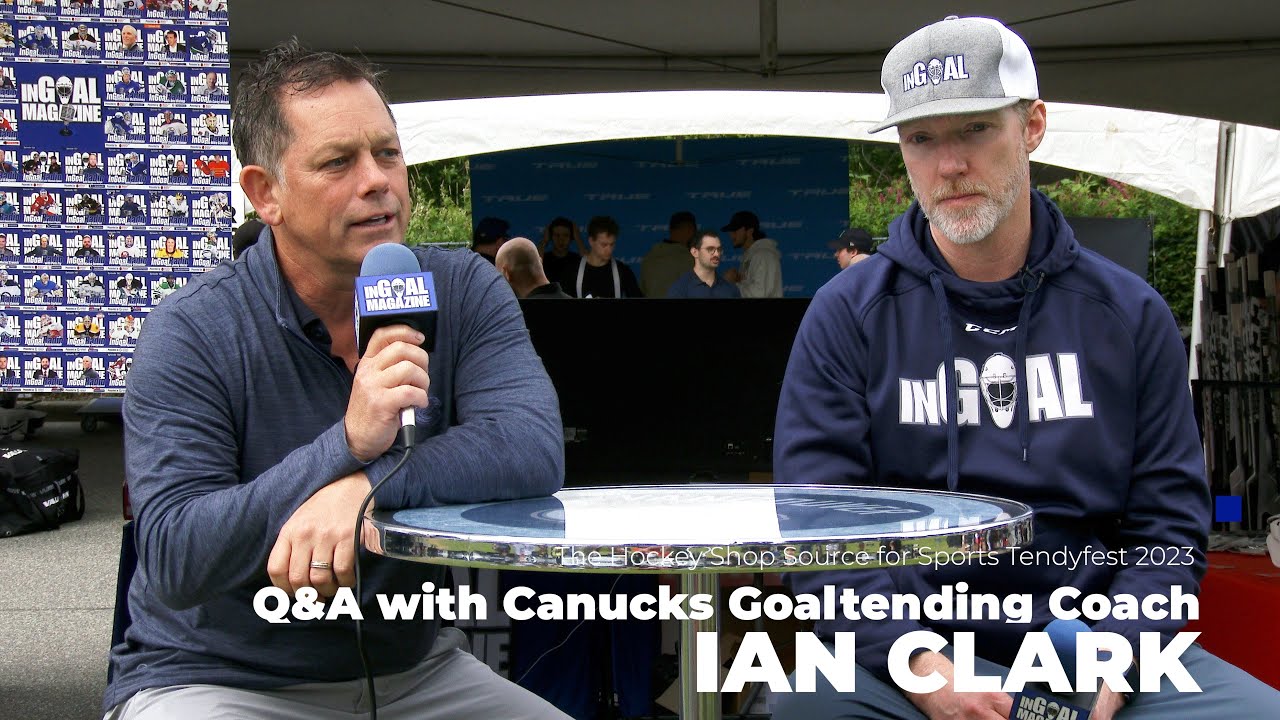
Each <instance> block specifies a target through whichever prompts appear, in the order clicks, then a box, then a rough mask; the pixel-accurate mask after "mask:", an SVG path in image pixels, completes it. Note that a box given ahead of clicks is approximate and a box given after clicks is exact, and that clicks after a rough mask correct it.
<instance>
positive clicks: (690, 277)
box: [667, 230, 742, 299]
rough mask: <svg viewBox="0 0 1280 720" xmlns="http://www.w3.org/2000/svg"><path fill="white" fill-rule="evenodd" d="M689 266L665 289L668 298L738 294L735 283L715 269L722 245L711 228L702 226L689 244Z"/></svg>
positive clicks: (716, 296) (718, 264)
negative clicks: (686, 270) (706, 228)
mask: <svg viewBox="0 0 1280 720" xmlns="http://www.w3.org/2000/svg"><path fill="white" fill-rule="evenodd" d="M689 254H690V255H692V256H693V269H692V270H690V271H688V272H686V273H685V274H683V275H681V276H680V277H678V278H676V281H675V282H674V283H672V284H671V289H670V290H668V291H667V297H669V298H726V299H733V298H740V297H742V294H741V293H740V292H738V286H736V285H734V284H733V283H731V282H728V281H726V280H725V279H724V278H722V277H720V274H719V273H718V272H716V270H717V268H719V267H720V258H721V256H722V255H723V254H724V249H723V248H722V247H721V246H720V235H719V234H717V233H716V231H715V230H703V231H702V232H700V233H698V234H697V235H696V236H695V238H694V240H692V241H691V242H690V244H689Z"/></svg>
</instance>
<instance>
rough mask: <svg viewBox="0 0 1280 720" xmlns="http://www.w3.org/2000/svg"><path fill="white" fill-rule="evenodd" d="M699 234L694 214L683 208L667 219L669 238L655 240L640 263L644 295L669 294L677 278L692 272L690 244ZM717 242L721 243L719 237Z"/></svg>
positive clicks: (657, 295)
mask: <svg viewBox="0 0 1280 720" xmlns="http://www.w3.org/2000/svg"><path fill="white" fill-rule="evenodd" d="M697 233H698V221H697V219H696V218H695V217H694V216H693V213H691V212H689V211H688V210H681V211H680V212H678V213H675V214H673V215H672V216H671V219H670V220H669V221H667V237H666V238H664V239H663V240H660V241H658V242H657V243H654V245H653V247H652V248H651V249H650V250H649V252H648V253H647V254H646V255H645V256H644V260H642V261H641V262H640V291H641V292H643V293H644V296H645V297H651V298H660V297H667V290H670V289H671V285H672V283H674V282H675V281H676V278H678V277H680V276H681V275H683V274H685V273H686V272H689V270H690V269H691V268H692V266H693V263H691V262H690V261H689V246H690V243H692V242H693V240H694V239H695V237H696V236H697ZM717 242H719V241H718V240H717Z"/></svg>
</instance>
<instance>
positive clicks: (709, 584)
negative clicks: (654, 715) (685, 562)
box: [680, 572, 721, 720]
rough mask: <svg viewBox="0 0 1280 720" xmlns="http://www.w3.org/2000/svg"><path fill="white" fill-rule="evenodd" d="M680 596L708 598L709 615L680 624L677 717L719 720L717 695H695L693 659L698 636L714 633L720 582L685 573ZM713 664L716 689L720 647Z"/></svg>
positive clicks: (716, 645) (682, 578) (701, 574)
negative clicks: (696, 595) (678, 702)
mask: <svg viewBox="0 0 1280 720" xmlns="http://www.w3.org/2000/svg"><path fill="white" fill-rule="evenodd" d="M680 592H682V593H685V594H686V596H687V597H693V596H694V595H695V594H698V593H701V594H706V595H710V596H711V607H712V609H713V612H712V613H711V617H709V618H707V619H706V620H693V619H689V620H685V621H684V622H682V623H680V717H681V718H697V719H698V720H720V717H721V711H720V702H721V701H720V693H719V692H710V693H700V692H698V691H697V689H696V688H697V682H696V680H695V678H697V676H698V673H697V668H698V665H697V661H698V659H697V657H696V648H697V645H698V633H700V632H711V633H713V632H716V630H717V628H718V627H719V623H718V622H717V620H716V614H717V613H719V612H720V578H719V577H717V576H716V575H715V574H713V573H701V572H689V573H682V574H681V575H680ZM686 607H687V603H686ZM713 647H714V648H715V655H716V658H715V662H714V663H713V665H714V667H715V668H716V686H717V687H719V685H720V673H719V669H720V645H719V643H716V644H715V645H714V646H713Z"/></svg>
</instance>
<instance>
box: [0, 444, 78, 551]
mask: <svg viewBox="0 0 1280 720" xmlns="http://www.w3.org/2000/svg"><path fill="white" fill-rule="evenodd" d="M79 468H80V451H79V450H74V449H70V450H67V449H58V448H11V447H0V538H4V537H12V536H14V535H21V534H23V533H28V532H34V531H36V530H53V529H56V528H57V527H58V526H59V525H61V524H62V523H65V522H71V521H73V520H79V519H80V518H81V517H83V516H84V488H82V487H81V486H80V476H79V475H77V474H76V471H77V470H78V469H79Z"/></svg>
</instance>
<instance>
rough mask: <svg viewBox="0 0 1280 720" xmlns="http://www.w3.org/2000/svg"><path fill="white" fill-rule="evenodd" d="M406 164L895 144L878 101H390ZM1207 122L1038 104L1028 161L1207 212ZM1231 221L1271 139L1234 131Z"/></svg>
mask: <svg viewBox="0 0 1280 720" xmlns="http://www.w3.org/2000/svg"><path fill="white" fill-rule="evenodd" d="M392 107H393V110H394V112H395V115H396V120H397V123H398V124H399V128H400V138H401V141H402V143H403V145H404V149H405V157H406V160H407V161H408V162H409V163H410V164H416V163H421V162H427V161H430V160H442V159H445V158H452V157H463V156H469V155H478V154H481V153H489V152H498V151H502V150H513V149H518V148H529V147H544V146H548V145H561V144H565V143H580V142H591V141H598V140H620V139H626V138H646V137H657V136H680V135H738V134H742V135H785V136H796V137H823V138H842V139H846V140H865V141H880V142H897V134H896V133H895V132H894V131H893V130H886V131H885V132H883V133H877V134H875V135H871V134H869V133H868V130H869V129H870V128H871V127H873V126H874V125H875V124H876V123H877V122H879V121H880V119H881V118H883V117H884V114H885V99H884V96H883V95H880V94H874V95H872V94H862V93H827V92H769V91H761V92H753V91H674V92H638V93H598V94H577V95H542V96H529V97H507V98H480V99H473V100H440V101H429V102H418V103H401V104H396V105H393V106H392ZM1219 125H1220V123H1219V122H1218V121H1216V120H1204V119H1200V118H1189V117H1180V116H1176V115H1166V114H1163V113H1155V112H1144V111H1139V110H1123V109H1118V108H1102V107H1090V106H1084V105H1072V104H1068V103H1049V131H1048V134H1047V136H1046V138H1045V141H1044V143H1043V144H1042V145H1041V146H1040V149H1039V150H1037V151H1036V152H1035V153H1034V154H1033V156H1032V159H1034V160H1036V161H1037V162H1041V163H1046V164H1049V165H1056V166H1060V167H1065V168H1071V169H1074V170H1081V171H1084V172H1089V173H1094V174H1097V175H1102V176H1105V177H1109V178H1114V179H1116V180H1119V181H1121V182H1124V183H1128V184H1131V185H1135V186H1137V187H1140V188H1143V189H1144V190H1149V191H1151V192H1154V193H1157V194H1159V195H1164V196H1166V197H1170V198H1173V199H1174V200H1176V201H1178V202H1180V203H1182V204H1184V205H1187V206H1189V207H1192V208H1195V209H1197V210H1213V209H1214V207H1215V204H1214V199H1215V176H1216V171H1217V163H1218V135H1219V132H1218V131H1219ZM1235 144H1236V151H1235V157H1236V160H1235V163H1234V167H1233V173H1232V182H1231V187H1232V194H1231V197H1229V198H1227V199H1226V200H1227V204H1225V205H1224V206H1223V208H1224V212H1225V213H1226V215H1227V217H1226V218H1224V219H1234V218H1238V217H1248V216H1250V215H1256V214H1258V213H1260V212H1262V211H1264V210H1267V209H1269V208H1272V207H1275V206H1277V205H1280V163H1278V162H1277V160H1278V159H1280V158H1277V155H1280V131H1276V130H1271V129H1267V128H1257V127H1251V126H1238V128H1237V136H1236V140H1235Z"/></svg>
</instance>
